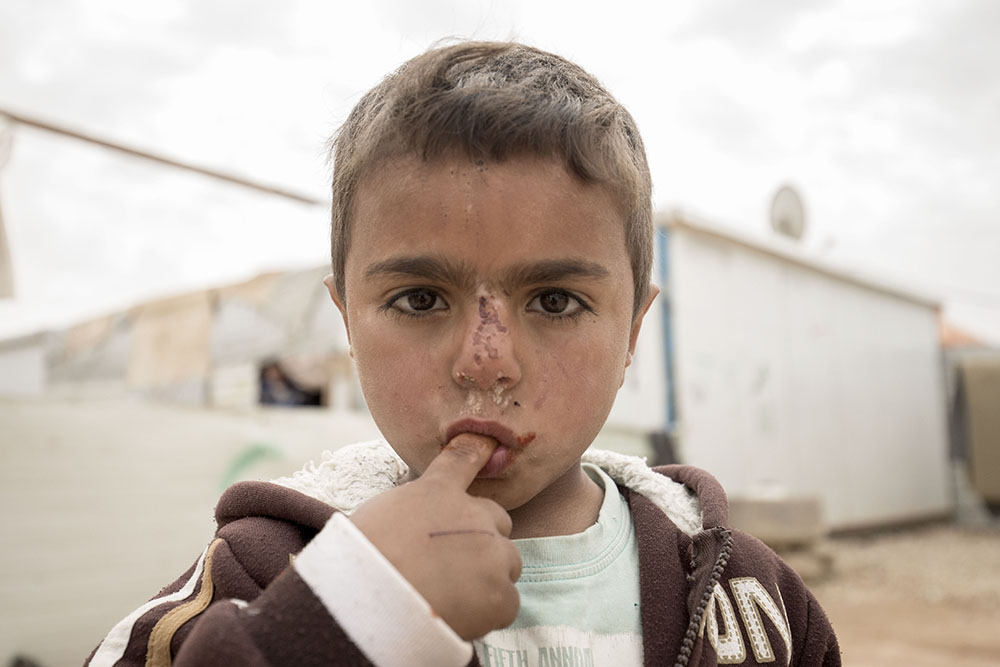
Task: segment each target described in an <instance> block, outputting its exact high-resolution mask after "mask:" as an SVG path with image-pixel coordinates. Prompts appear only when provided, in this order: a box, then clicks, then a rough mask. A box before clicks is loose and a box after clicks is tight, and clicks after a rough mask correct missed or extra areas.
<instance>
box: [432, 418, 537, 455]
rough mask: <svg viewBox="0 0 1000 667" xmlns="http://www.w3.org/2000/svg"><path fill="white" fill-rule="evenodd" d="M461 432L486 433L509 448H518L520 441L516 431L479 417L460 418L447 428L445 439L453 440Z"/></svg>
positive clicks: (502, 445)
mask: <svg viewBox="0 0 1000 667" xmlns="http://www.w3.org/2000/svg"><path fill="white" fill-rule="evenodd" d="M461 433H475V434H476V435H485V436H489V437H491V438H493V439H494V440H496V441H497V442H498V443H499V444H500V446H501V447H506V448H507V449H517V448H518V446H519V445H518V441H517V436H515V435H514V432H513V431H512V430H510V429H509V428H507V427H506V426H504V425H503V424H500V423H498V422H493V421H481V420H479V419H462V420H459V421H457V422H455V423H453V424H451V425H450V426H448V428H447V429H446V430H445V432H444V441H445V442H446V443H447V442H451V439H452V438H454V437H455V436H456V435H459V434H461Z"/></svg>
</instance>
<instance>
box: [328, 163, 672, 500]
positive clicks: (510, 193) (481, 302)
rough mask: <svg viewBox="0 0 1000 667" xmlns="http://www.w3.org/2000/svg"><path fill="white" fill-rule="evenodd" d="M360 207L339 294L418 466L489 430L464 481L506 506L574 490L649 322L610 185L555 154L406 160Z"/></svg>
mask: <svg viewBox="0 0 1000 667" xmlns="http://www.w3.org/2000/svg"><path fill="white" fill-rule="evenodd" d="M352 220H353V223H352V236H351V246H350V250H349V252H348V256H347V262H346V267H345V280H346V287H345V300H346V303H340V300H339V299H337V297H336V296H334V299H335V300H336V301H338V306H339V307H340V308H341V311H342V312H343V314H344V318H345V322H346V324H347V328H348V336H349V339H350V342H351V346H352V354H353V356H354V359H355V361H356V363H357V368H358V374H359V376H360V379H361V385H362V388H363V390H364V393H365V398H366V400H367V402H368V407H369V409H370V410H371V413H372V415H373V417H374V419H375V422H376V423H377V424H378V426H379V428H380V429H381V431H382V433H383V434H384V435H385V437H386V439H387V440H388V441H389V443H390V444H391V445H392V446H393V448H394V449H395V450H396V451H397V452H398V453H399V455H400V456H401V457H402V458H403V460H405V461H406V463H407V464H408V465H409V466H410V467H411V469H412V470H413V472H414V473H415V474H418V475H419V474H420V473H422V472H423V471H424V470H425V469H426V468H427V465H428V464H429V463H430V462H431V461H432V460H433V459H434V457H435V456H436V455H437V454H438V453H439V452H440V449H441V446H442V445H443V444H444V443H446V442H447V441H448V440H449V439H451V438H452V437H454V436H455V435H456V434H457V433H460V432H479V433H484V434H487V435H491V436H493V437H494V438H495V439H497V440H498V441H499V442H500V445H501V446H500V447H498V448H497V450H496V452H494V454H493V457H492V459H491V460H490V462H489V463H488V464H487V466H486V467H485V468H484V469H483V470H482V472H481V473H480V476H479V477H478V478H477V479H476V481H475V482H473V484H472V486H471V487H470V493H473V494H474V495H479V496H485V497H489V498H492V499H494V500H496V501H497V502H498V503H500V504H501V505H502V506H503V507H505V508H506V509H508V510H512V509H515V508H518V507H521V506H522V505H524V504H525V503H528V502H529V501H531V500H532V499H533V498H535V497H536V495H537V494H539V493H540V492H541V491H543V490H545V489H550V493H548V494H544V495H545V496H548V497H551V496H552V495H553V494H554V493H556V492H557V490H558V489H559V488H560V485H562V486H565V487H566V488H567V489H569V488H572V487H573V486H574V485H573V484H569V483H568V481H567V480H570V479H571V478H573V476H579V474H580V472H579V459H580V455H581V454H582V453H583V451H584V450H585V449H586V448H587V447H588V446H589V445H590V444H591V441H592V440H593V439H594V436H595V435H596V434H597V432H598V431H599V430H600V428H601V426H602V425H603V424H604V421H605V419H606V417H607V415H608V412H609V410H610V409H611V404H612V402H613V401H614V397H615V394H616V393H617V391H618V388H619V387H620V386H621V383H622V380H623V374H624V372H625V367H626V366H627V365H628V363H629V361H630V359H631V351H632V349H633V347H634V344H635V337H636V334H637V333H638V329H639V323H640V321H641V316H640V317H639V318H636V319H635V321H633V318H632V290H633V286H632V273H631V266H630V263H629V256H628V253H627V251H626V247H625V236H624V231H623V226H622V225H623V223H622V216H621V213H620V212H619V207H618V206H617V205H616V203H615V201H614V200H613V198H612V196H611V195H610V194H609V193H608V192H607V191H606V189H605V188H603V187H600V186H596V185H587V184H583V183H582V182H580V181H579V180H578V179H576V178H575V177H572V176H571V175H570V174H569V173H568V172H567V171H566V170H565V169H564V168H563V166H562V165H561V164H560V163H558V162H556V161H554V160H544V159H514V160H509V161H507V162H504V163H501V164H487V165H483V166H480V167H477V166H476V165H474V164H472V163H471V162H469V161H468V160H466V159H463V158H455V159H443V160H439V161H437V162H433V163H430V164H425V163H422V162H420V161H418V160H416V159H412V160H401V161H396V162H394V163H392V164H389V165H386V166H385V167H384V168H381V169H379V170H377V173H376V174H374V175H372V176H370V177H368V178H367V179H365V180H363V181H362V183H361V185H360V188H359V190H358V193H357V196H356V199H355V210H354V214H353V216H352ZM331 292H333V291H332V290H331ZM654 293H655V291H654ZM564 500H565V501H567V502H569V501H571V500H572V499H571V498H565V499H564Z"/></svg>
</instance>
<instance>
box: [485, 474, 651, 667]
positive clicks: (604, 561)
mask: <svg viewBox="0 0 1000 667" xmlns="http://www.w3.org/2000/svg"><path fill="white" fill-rule="evenodd" d="M583 468H584V470H585V471H586V472H587V474H588V475H590V477H591V479H593V480H594V481H595V482H597V484H598V485H599V486H601V487H602V488H603V489H604V501H603V503H602V504H601V510H600V514H599V516H598V519H597V523H595V524H594V525H592V526H591V527H590V528H587V529H586V530H585V531H583V532H582V533H577V534H575V535H560V536H557V537H539V538H532V539H525V540H514V544H515V545H516V546H517V548H518V550H519V551H520V552H521V560H522V562H523V565H524V567H523V569H522V571H521V578H520V580H519V581H518V582H517V590H518V592H519V593H520V595H521V609H520V611H519V613H518V616H517V620H515V621H514V623H513V625H511V626H510V627H508V628H504V629H503V630H495V631H493V632H491V633H489V634H488V635H486V636H485V637H483V638H482V639H481V640H478V641H476V642H475V643H474V645H475V648H476V654H477V655H478V656H479V662H480V663H481V664H482V666H483V667H555V666H556V665H558V666H559V667H590V666H593V665H616V666H621V667H628V666H629V665H635V666H636V667H638V666H639V665H641V664H642V624H641V618H640V612H639V550H638V544H637V542H636V537H635V527H634V526H633V525H632V515H631V513H630V512H629V507H628V503H626V502H625V499H624V498H623V497H622V495H621V494H620V493H619V492H618V487H616V486H615V483H614V481H613V480H612V479H611V478H610V477H608V476H607V474H605V473H604V471H602V470H600V469H599V468H597V467H596V466H592V465H589V464H584V466H583Z"/></svg>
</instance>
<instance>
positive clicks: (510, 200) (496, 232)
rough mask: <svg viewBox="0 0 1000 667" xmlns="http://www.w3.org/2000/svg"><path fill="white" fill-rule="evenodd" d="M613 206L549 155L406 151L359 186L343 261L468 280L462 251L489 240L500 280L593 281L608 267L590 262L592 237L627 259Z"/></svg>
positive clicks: (369, 271) (370, 272)
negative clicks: (485, 157) (424, 156)
mask: <svg viewBox="0 0 1000 667" xmlns="http://www.w3.org/2000/svg"><path fill="white" fill-rule="evenodd" d="M616 204H617V201H616V200H615V198H614V197H613V196H612V195H611V193H610V192H609V191H608V189H607V188H604V187H603V186H600V185H597V184H590V183H585V182H584V181H583V180H582V179H580V178H579V177H577V176H575V175H573V174H572V173H570V172H569V170H568V169H566V167H565V166H564V165H563V164H562V163H561V162H560V161H559V160H556V159H554V158H514V159H510V160H505V161H503V162H495V163H490V162H474V161H472V160H470V159H468V158H464V157H452V158H451V159H438V160H434V161H423V160H420V159H417V158H403V159H400V160H396V161H392V162H390V163H386V164H385V165H384V166H383V168H381V169H376V170H372V171H371V172H370V174H369V176H368V177H367V179H366V180H365V181H364V182H363V183H361V184H360V189H359V191H358V193H357V201H356V205H357V208H356V209H355V216H354V222H353V227H354V229H353V230H352V235H351V236H352V242H351V244H350V248H349V249H348V253H347V264H349V265H354V269H355V271H358V270H360V274H361V275H357V274H356V275H357V277H364V278H368V279H371V278H375V277H377V276H384V275H387V274H389V273H395V274H404V273H407V274H413V275H417V274H420V275H424V276H425V277H429V278H430V277H435V276H437V277H442V278H445V277H446V278H448V282H452V283H467V282H468V276H469V275H470V271H469V266H468V264H467V263H465V262H463V261H462V256H463V254H464V252H463V251H465V250H466V249H468V250H469V252H470V253H471V252H472V248H473V245H477V246H479V247H480V248H481V247H483V246H484V245H486V244H489V247H490V248H495V249H496V251H497V252H496V257H495V259H496V262H495V264H494V262H489V263H491V264H494V267H495V269H496V273H495V282H496V283H497V284H500V283H505V284H515V283H523V282H526V279H527V278H533V279H537V280H538V281H544V280H543V279H544V277H545V276H546V275H552V276H554V275H556V274H561V275H564V276H565V275H570V274H572V275H576V276H578V277H586V278H597V277H599V274H602V273H608V268H606V267H605V268H600V267H598V266H597V265H596V263H595V262H594V261H593V251H594V244H600V245H603V246H616V247H617V248H619V249H620V250H619V252H615V253H614V255H616V256H617V258H620V259H621V260H622V261H623V262H624V264H625V265H628V263H629V262H628V257H627V251H626V248H625V234H624V219H623V216H622V215H621V214H620V212H619V207H618V206H617V205H616ZM462 234H464V238H460V239H459V240H460V242H461V243H462V245H458V246H457V247H456V236H457V235H458V236H460V235H462ZM515 235H516V238H512V237H513V236H515ZM603 249H604V250H607V249H608V248H607V247H605V248H603ZM512 251H513V254H512ZM356 252H361V254H363V255H364V257H358V256H356ZM518 253H521V254H518ZM522 254H523V256H522ZM539 262H541V263H540V264H539ZM605 263H606V262H605ZM476 264H477V267H478V268H479V269H482V268H483V262H482V261H477V263H476ZM611 268H612V270H613V272H615V273H617V269H618V267H611ZM480 275H482V274H481V272H480ZM529 282H530V281H529Z"/></svg>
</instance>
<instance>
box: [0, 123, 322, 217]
mask: <svg viewBox="0 0 1000 667" xmlns="http://www.w3.org/2000/svg"><path fill="white" fill-rule="evenodd" d="M3 116H6V117H7V118H9V119H10V120H11V121H13V122H15V123H19V124H21V125H25V126H28V127H33V128H36V129H39V130H44V131H45V132H51V133H53V134H59V135H62V136H64V137H70V138H72V139H77V140H79V141H84V142H86V143H89V144H93V145H95V146H101V147H102V148H107V149H109V150H113V151H117V152H119V153H124V154H125V155H130V156H132V157H137V158H141V159H143V160H149V161H151V162H156V163H158V164H163V165H166V166H168V167H173V168H175V169H183V170H184V171H190V172H194V173H196V174H201V175H202V176H208V177H209V178H214V179H216V180H219V181H225V182H226V183H232V184H234V185H239V186H241V187H244V188H248V189H251V190H255V191H257V192H264V193H267V194H271V195H275V196H277V197H282V198H284V199H290V200H292V201H296V202H299V203H302V204H310V205H313V206H326V205H327V204H328V202H327V201H325V200H322V199H316V198H315V197H310V196H308V195H303V194H300V193H298V192H293V191H291V190H287V189H285V188H281V187H278V186H274V185H268V184H266V183H259V182H257V181H252V180H249V179H246V178H241V177H239V176H234V175H232V174H227V173H225V172H222V171H218V170H215V169H208V168H206V167H199V166H197V165H193V164H188V163H186V162H181V161H180V160H174V159H172V158H168V157H164V156H162V155H156V154H155V153H150V152H148V151H144V150H139V149H137V148H131V147H129V146H124V145H122V144H119V143H117V142H115V141H111V140H109V139H102V138H100V137H96V136H94V135H92V134H88V133H85V132H79V131H77V130H71V129H69V128H67V127H64V126H61V125H56V124H54V123H49V122H45V121H42V120H38V119H37V118H31V117H29V116H24V115H22V114H17V113H14V112H12V111H7V110H6V109H3V108H0V117H3Z"/></svg>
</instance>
